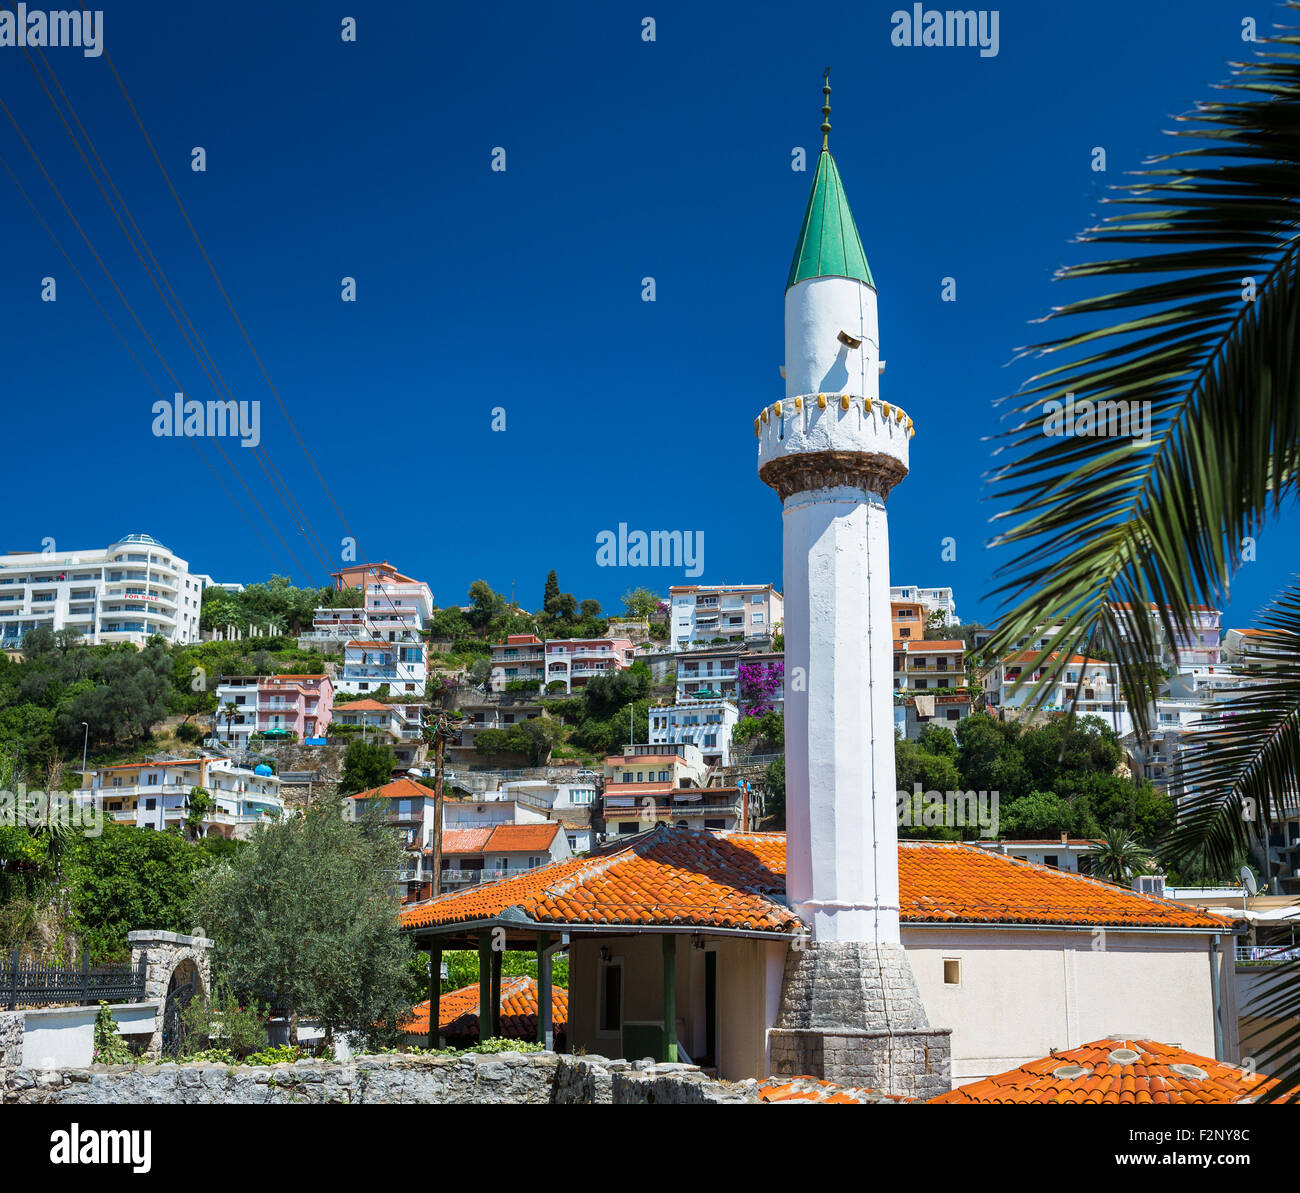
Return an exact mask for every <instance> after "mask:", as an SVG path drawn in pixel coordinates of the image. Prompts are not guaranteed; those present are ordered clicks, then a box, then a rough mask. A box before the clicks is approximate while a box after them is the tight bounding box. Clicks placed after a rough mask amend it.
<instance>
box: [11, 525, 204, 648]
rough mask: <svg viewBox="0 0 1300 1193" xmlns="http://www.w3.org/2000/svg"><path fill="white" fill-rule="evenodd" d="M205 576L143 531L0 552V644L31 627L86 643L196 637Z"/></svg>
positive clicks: (192, 639)
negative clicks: (65, 546) (105, 542)
mask: <svg viewBox="0 0 1300 1193" xmlns="http://www.w3.org/2000/svg"><path fill="white" fill-rule="evenodd" d="M206 580H207V577H205V576H202V575H199V574H197V573H191V572H190V569H189V564H188V563H187V562H186V561H185V560H184V559H181V558H180V556H178V555H175V554H173V553H172V552H171V551H169V550H168V549H167V548H166V547H164V546H163V545H162V544H161V543H160V542H158V540H157V539H155V538H152V537H150V536H149V535H147V534H128V535H127V536H126V537H125V538H122V539H119V540H118V541H117V542H115V543H113V544H112V545H111V546H108V547H103V548H93V549H90V550H85V551H54V550H51V551H33V552H11V553H9V554H8V555H0V645H2V646H5V647H8V648H11V649H12V648H13V647H15V646H17V645H18V644H19V643H20V642H21V641H22V639H23V637H24V636H25V635H26V634H27V633H28V632H29V631H31V630H34V629H36V628H37V627H38V626H43V627H45V628H46V629H49V630H56V631H57V630H75V631H77V633H79V634H81V635H82V637H83V638H85V640H86V641H87V643H89V644H90V645H93V646H98V645H102V644H105V643H113V642H132V643H135V644H136V645H143V644H144V643H145V642H146V641H148V639H149V638H151V637H153V636H154V635H155V634H159V635H161V636H162V637H164V638H166V639H167V641H168V642H175V643H181V644H184V643H189V642H197V641H199V614H200V612H201V608H202V604H203V588H204V583H205V581H206Z"/></svg>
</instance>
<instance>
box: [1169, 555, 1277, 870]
mask: <svg viewBox="0 0 1300 1193" xmlns="http://www.w3.org/2000/svg"><path fill="white" fill-rule="evenodd" d="M1259 623H1260V624H1259V633H1258V634H1257V635H1254V636H1253V643H1252V650H1251V653H1250V655H1249V656H1248V657H1249V658H1250V659H1251V660H1252V661H1251V662H1250V663H1249V664H1246V665H1245V666H1244V667H1243V670H1244V671H1245V672H1246V680H1247V682H1246V686H1244V687H1242V688H1240V689H1239V690H1235V689H1234V690H1232V691H1231V692H1230V694H1223V695H1220V694H1218V693H1216V694H1214V696H1213V698H1212V699H1211V701H1210V702H1209V703H1207V705H1206V706H1205V708H1204V711H1203V714H1202V719H1201V720H1200V721H1199V722H1197V723H1196V725H1195V727H1194V728H1193V729H1192V730H1190V731H1189V732H1188V733H1187V734H1185V735H1184V736H1183V737H1182V739H1181V741H1180V743H1179V745H1180V748H1179V750H1178V753H1177V756H1176V758H1175V760H1174V764H1173V767H1172V771H1171V785H1172V786H1173V788H1174V789H1175V790H1181V791H1183V792H1185V793H1186V794H1185V795H1184V796H1183V797H1182V798H1181V799H1180V801H1179V815H1178V824H1177V826H1176V827H1175V828H1174V830H1173V831H1172V832H1171V833H1170V836H1169V846H1170V848H1171V850H1172V851H1174V852H1176V853H1179V854H1182V855H1184V856H1189V855H1190V856H1196V855H1199V859H1200V860H1202V861H1204V862H1205V863H1206V865H1207V866H1208V867H1210V868H1211V869H1212V870H1218V871H1220V872H1222V871H1224V870H1226V869H1227V868H1229V867H1231V865H1232V863H1233V859H1234V858H1235V857H1236V856H1238V855H1239V853H1240V851H1241V849H1242V848H1243V847H1245V848H1249V847H1250V846H1252V845H1257V844H1258V843H1259V842H1260V841H1261V840H1263V839H1264V838H1265V837H1266V835H1267V832H1268V830H1269V828H1270V826H1271V825H1272V824H1273V822H1274V821H1276V820H1278V819H1281V818H1284V817H1286V816H1288V815H1290V816H1295V815H1296V813H1297V810H1298V809H1300V795H1298V794H1297V787H1296V783H1297V780H1296V776H1297V775H1300V580H1297V581H1296V582H1294V583H1293V584H1292V585H1291V586H1290V587H1289V588H1288V589H1287V590H1286V591H1285V592H1284V593H1283V594H1282V595H1281V596H1280V597H1278V598H1277V600H1275V601H1274V602H1273V604H1272V605H1270V606H1269V608H1268V609H1267V610H1266V611H1265V612H1264V613H1263V614H1262V615H1261V616H1260V618H1259ZM1265 877H1266V878H1269V879H1271V878H1272V875H1271V874H1268V875H1266V876H1265Z"/></svg>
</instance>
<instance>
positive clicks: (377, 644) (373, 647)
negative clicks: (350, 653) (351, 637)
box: [348, 642, 397, 650]
mask: <svg viewBox="0 0 1300 1193" xmlns="http://www.w3.org/2000/svg"><path fill="white" fill-rule="evenodd" d="M396 645H397V643H395V642H349V643H348V646H349V647H352V646H363V647H368V648H370V649H371V650H377V649H381V648H382V649H385V650H386V649H387V648H388V647H390V646H393V647H395V646H396Z"/></svg>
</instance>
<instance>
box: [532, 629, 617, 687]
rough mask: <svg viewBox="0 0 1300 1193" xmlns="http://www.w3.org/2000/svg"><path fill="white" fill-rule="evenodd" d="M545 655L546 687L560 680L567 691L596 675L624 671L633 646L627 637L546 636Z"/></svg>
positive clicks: (582, 684)
mask: <svg viewBox="0 0 1300 1193" xmlns="http://www.w3.org/2000/svg"><path fill="white" fill-rule="evenodd" d="M545 654H546V659H545V663H546V684H547V686H548V687H549V686H550V685H551V684H553V683H557V682H559V683H563V684H564V690H565V692H566V693H570V692H572V691H573V690H574V689H575V688H580V687H582V686H584V685H585V684H586V683H587V681H588V680H590V679H594V678H595V677H596V676H598V675H612V674H613V673H614V672H615V671H623V670H626V669H627V668H628V667H630V666H631V665H632V662H633V658H634V656H635V654H636V648H635V647H634V646H633V645H632V639H631V638H548V639H547V640H546V647H545Z"/></svg>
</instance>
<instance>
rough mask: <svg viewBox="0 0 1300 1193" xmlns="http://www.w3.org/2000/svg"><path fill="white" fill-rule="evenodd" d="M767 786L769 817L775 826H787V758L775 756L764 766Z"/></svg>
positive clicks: (764, 777) (781, 827)
mask: <svg viewBox="0 0 1300 1193" xmlns="http://www.w3.org/2000/svg"><path fill="white" fill-rule="evenodd" d="M763 782H764V783H765V784H766V786H767V799H766V801H765V803H766V806H767V818H768V819H769V820H770V821H771V824H772V827H773V828H779V829H783V828H785V758H784V756H782V757H780V758H774V759H773V760H772V761H771V762H769V763H768V764H767V765H766V766H765V767H764V768H763Z"/></svg>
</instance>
